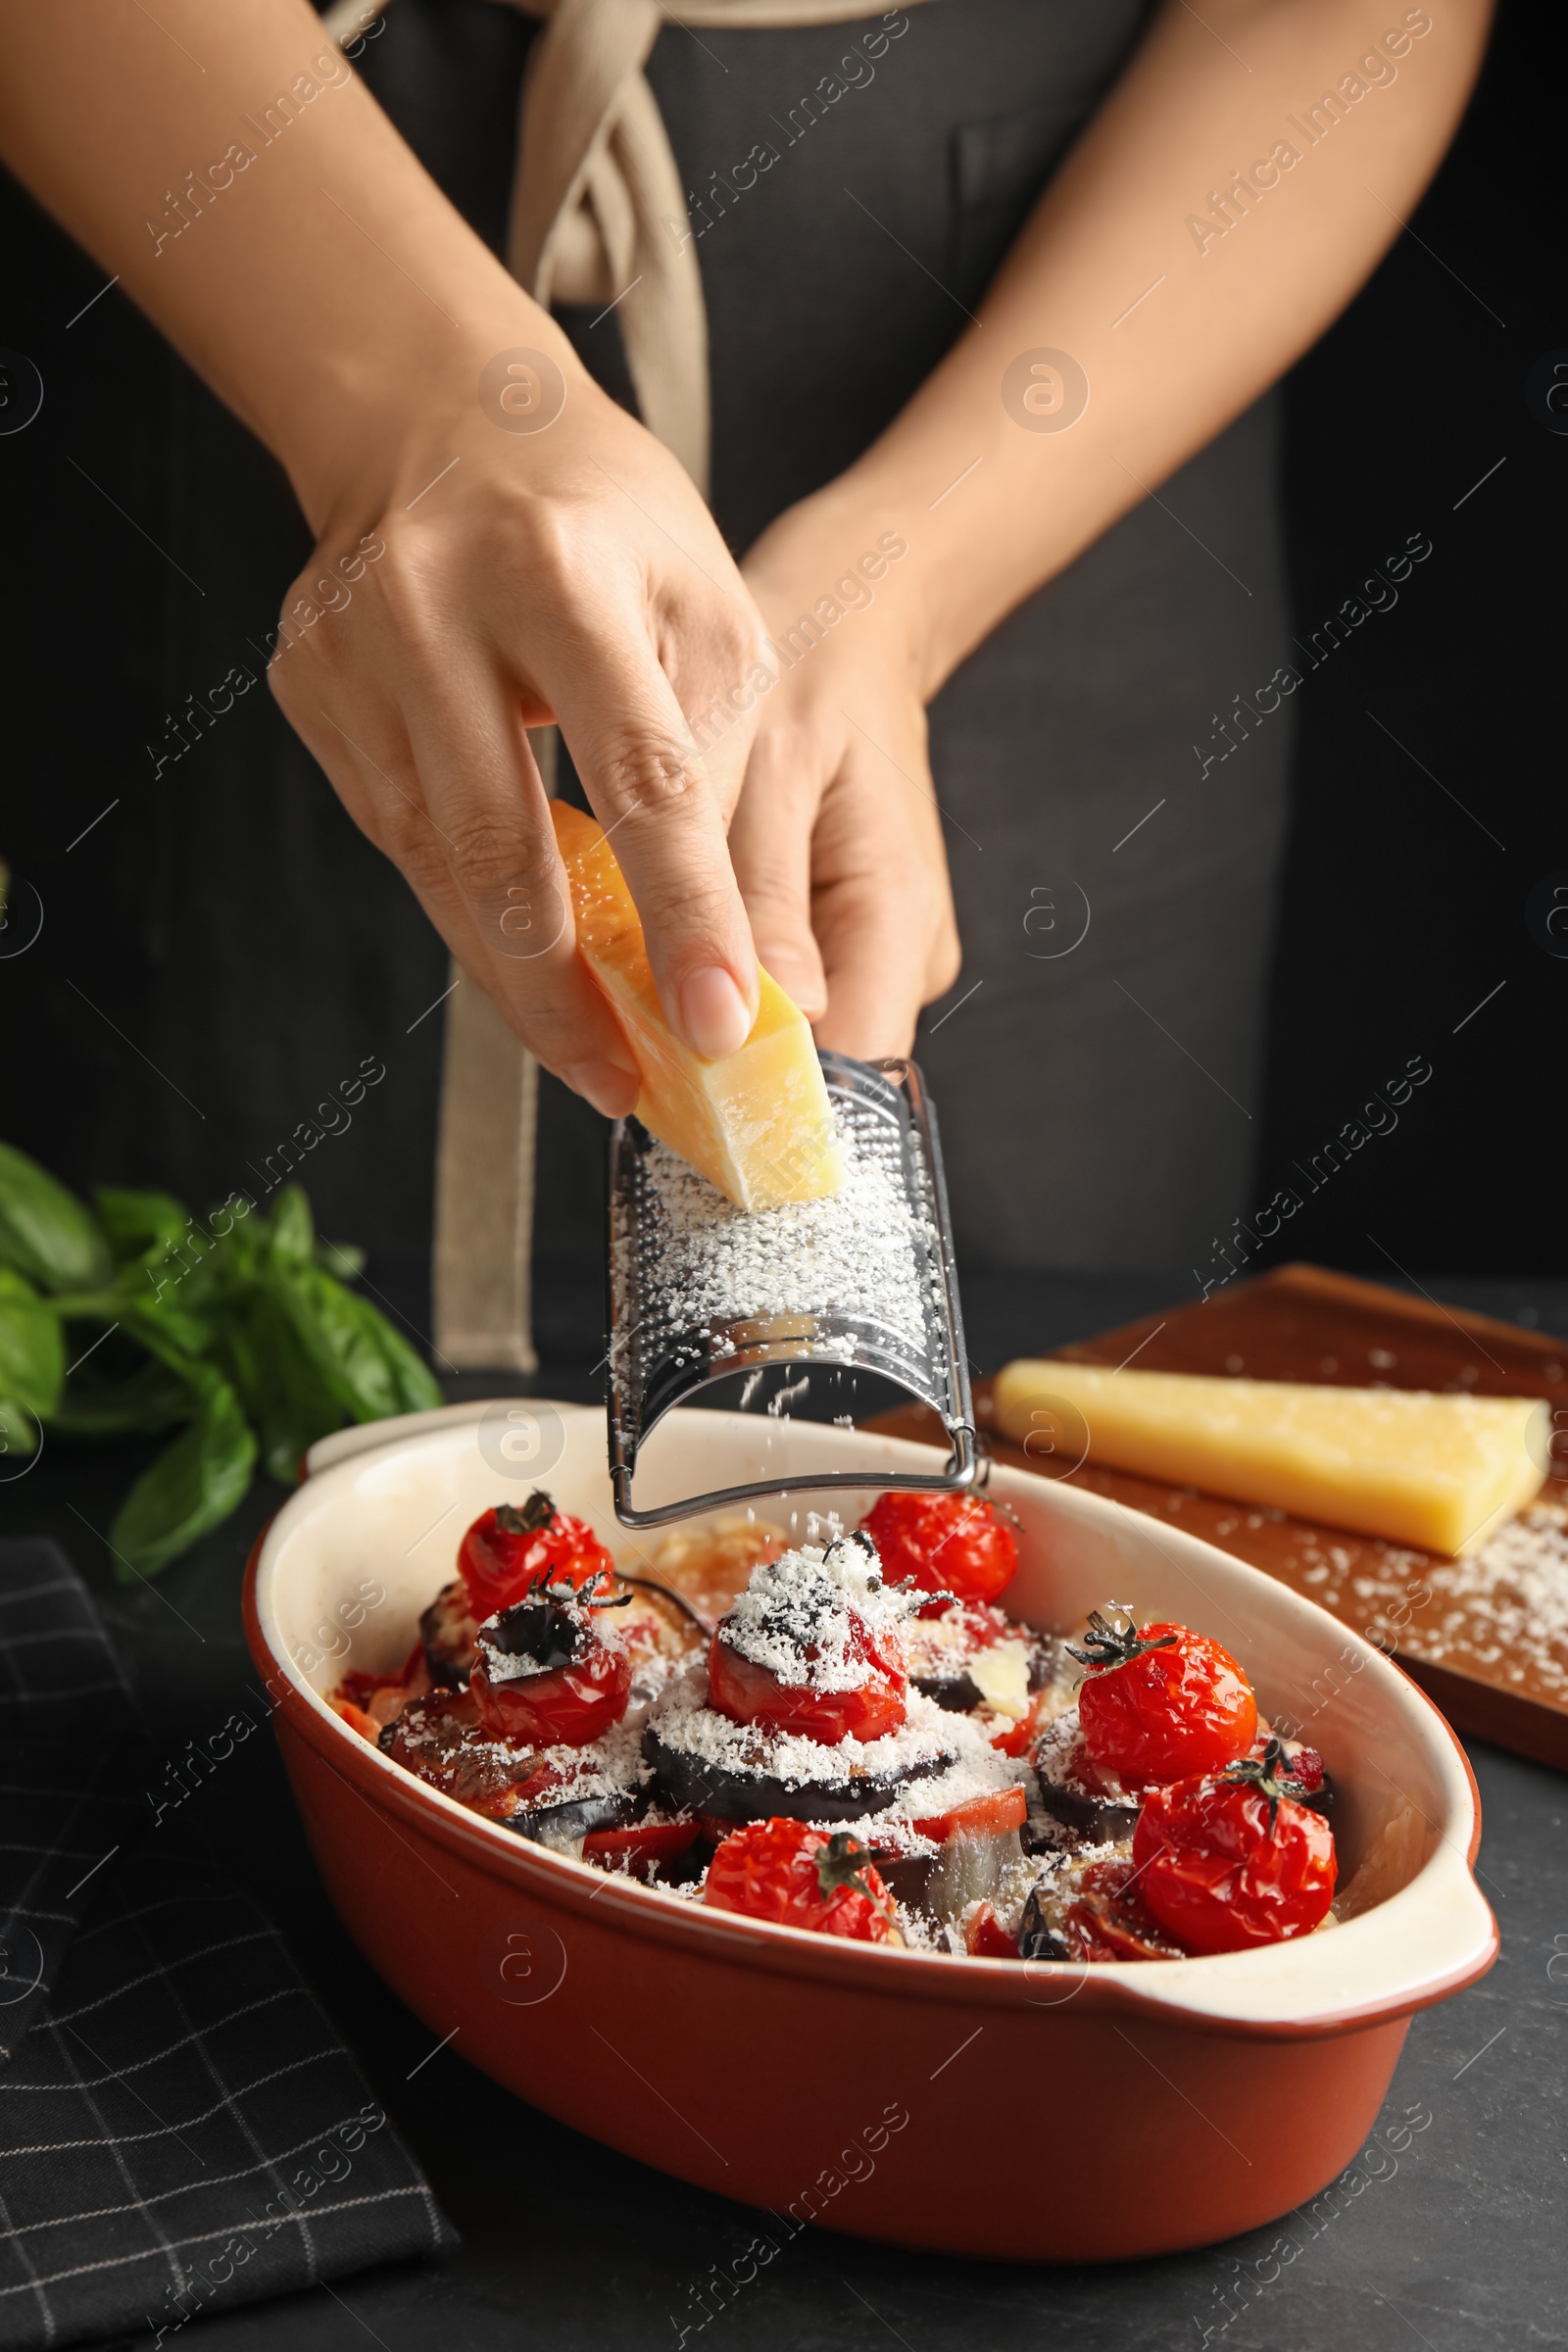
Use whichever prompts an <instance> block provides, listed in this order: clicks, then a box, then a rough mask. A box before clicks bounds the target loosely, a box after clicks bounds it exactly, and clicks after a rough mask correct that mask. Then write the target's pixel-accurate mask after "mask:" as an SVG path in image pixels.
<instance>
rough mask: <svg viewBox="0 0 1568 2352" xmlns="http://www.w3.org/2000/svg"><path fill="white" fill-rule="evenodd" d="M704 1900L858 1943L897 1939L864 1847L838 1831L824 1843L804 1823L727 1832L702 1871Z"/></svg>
mask: <svg viewBox="0 0 1568 2352" xmlns="http://www.w3.org/2000/svg"><path fill="white" fill-rule="evenodd" d="M703 1900H704V1902H706V1903H710V1904H711V1905H712V1907H713V1909H714V1910H715V1911H739V1912H742V1913H744V1914H745V1916H746V1917H747V1918H748V1919H771V1920H774V1921H776V1922H777V1923H778V1924H779V1925H780V1926H781V1927H786V1928H810V1929H813V1930H814V1931H815V1933H816V1934H817V1935H819V1936H849V1937H851V1938H852V1939H853V1940H854V1941H855V1942H857V1943H888V1942H891V1941H895V1940H898V1941H902V1937H900V1936H899V1935H898V1930H897V1928H896V1926H895V1924H894V1911H893V1897H892V1895H891V1894H890V1893H889V1892H888V1888H887V1885H886V1883H885V1881H884V1880H883V1878H882V1876H881V1873H880V1872H879V1871H878V1870H877V1869H876V1867H875V1866H874V1864H873V1863H872V1860H871V1857H870V1855H869V1854H868V1853H867V1851H866V1849H865V1847H864V1846H863V1845H861V1844H860V1842H859V1840H858V1838H852V1837H851V1836H850V1835H849V1833H848V1832H847V1831H845V1830H838V1831H835V1833H834V1834H833V1836H832V1837H829V1836H828V1834H827V1832H826V1831H825V1830H813V1829H812V1828H811V1826H810V1824H809V1822H805V1821H786V1820H783V1819H781V1818H778V1817H776V1816H775V1818H774V1819H773V1820H771V1821H756V1822H753V1823H752V1824H751V1826H750V1828H748V1829H744V1830H736V1831H734V1832H733V1833H732V1834H731V1836H729V1837H728V1838H725V1839H724V1841H723V1843H722V1845H720V1847H719V1849H718V1851H717V1853H716V1854H715V1855H714V1856H713V1859H712V1861H711V1863H710V1864H709V1866H708V1881H707V1884H706V1886H705V1887H704V1888H703Z"/></svg>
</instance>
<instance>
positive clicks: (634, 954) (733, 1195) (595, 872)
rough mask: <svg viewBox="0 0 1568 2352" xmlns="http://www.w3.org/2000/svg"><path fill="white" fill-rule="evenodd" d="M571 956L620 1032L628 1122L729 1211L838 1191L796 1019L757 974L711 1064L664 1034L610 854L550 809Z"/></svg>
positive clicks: (567, 811)
mask: <svg viewBox="0 0 1568 2352" xmlns="http://www.w3.org/2000/svg"><path fill="white" fill-rule="evenodd" d="M550 814H551V817H552V819H553V820H554V823H555V828H556V841H557V844H558V846H559V848H560V851H561V856H562V859H563V861H564V865H565V868H566V878H567V880H568V882H569V883H570V886H571V907H572V913H573V916H574V917H575V920H576V926H577V947H578V950H579V952H580V954H581V955H582V956H583V958H584V960H585V961H586V963H587V965H588V969H589V970H590V972H591V973H592V974H593V976H594V979H595V980H596V981H597V983H598V985H599V987H600V988H601V989H602V991H603V992H604V994H605V996H606V997H607V998H608V999H609V1001H610V1004H611V1006H612V1008H613V1011H614V1013H615V1016H616V1018H617V1019H618V1021H619V1022H620V1025H621V1028H622V1029H623V1031H624V1032H625V1036H626V1043H627V1045H628V1046H629V1047H630V1048H631V1051H632V1054H633V1055H634V1057H635V1059H636V1063H637V1068H638V1070H639V1072H640V1073H641V1077H642V1094H641V1096H640V1097H639V1099H638V1103H637V1116H638V1118H640V1119H641V1121H642V1123H643V1125H644V1126H645V1127H646V1128H647V1129H648V1130H649V1132H650V1133H651V1134H653V1135H657V1136H658V1137H659V1138H660V1140H661V1141H662V1143H666V1144H667V1145H668V1146H669V1148H670V1150H671V1151H672V1152H679V1153H680V1155H681V1157H682V1159H686V1160H690V1162H691V1164H692V1166H693V1167H694V1168H698V1169H700V1170H701V1171H702V1173H703V1174H704V1175H705V1176H706V1177H708V1179H709V1180H710V1182H711V1183H712V1184H716V1185H717V1187H718V1189H719V1191H720V1192H721V1193H723V1194H725V1195H726V1196H727V1197H728V1198H729V1199H730V1200H731V1201H734V1202H735V1205H736V1206H737V1207H738V1208H745V1209H760V1208H778V1207H781V1206H782V1205H783V1204H784V1203H785V1202H786V1201H816V1200H820V1199H821V1198H822V1196H823V1195H824V1194H826V1193H835V1192H837V1191H838V1189H839V1186H840V1185H841V1183H842V1182H843V1167H842V1164H841V1158H840V1152H839V1148H838V1141H837V1137H836V1135H835V1133H834V1127H833V1118H832V1113H831V1111H830V1110H829V1108H828V1100H827V1089H826V1087H825V1086H824V1084H823V1082H822V1065H821V1063H820V1062H819V1061H818V1060H817V1058H816V1048H815V1046H814V1045H813V1044H812V1042H811V1032H810V1028H809V1024H808V1022H807V1019H806V1016H805V1014H804V1013H803V1012H801V1011H800V1010H799V1009H798V1007H797V1006H796V1005H794V1004H792V1003H791V1001H790V999H789V998H788V997H787V996H786V995H785V993H784V991H783V989H781V988H780V987H779V986H778V984H777V982H776V981H774V980H771V979H769V977H768V975H767V973H766V972H764V971H762V970H761V968H760V966H759V970H758V980H759V984H760V996H759V1003H758V1008H757V1019H756V1021H755V1023H754V1024H753V1027H752V1033H751V1035H750V1037H748V1039H747V1040H746V1043H745V1044H744V1045H743V1046H742V1047H741V1048H740V1051H739V1052H738V1053H735V1054H729V1055H727V1056H726V1057H725V1058H724V1059H723V1060H720V1061H709V1060H706V1059H705V1058H704V1056H703V1055H702V1054H695V1053H693V1051H692V1049H691V1048H690V1046H688V1045H685V1044H684V1043H683V1042H682V1041H681V1040H680V1039H679V1038H677V1037H676V1036H675V1034H674V1032H673V1031H672V1030H671V1029H670V1026H669V1024H668V1022H667V1021H666V1020H665V1018H664V1015H663V1010H662V1006H661V1005H660V1002H659V991H658V990H657V988H656V987H655V986H654V975H653V972H652V970H651V969H650V967H649V962H648V954H647V950H646V948H645V946H644V944H643V927H642V923H641V921H640V919H639V917H638V913H637V908H636V906H635V904H634V902H633V899H632V895H631V892H630V890H629V889H628V888H627V886H626V879H625V876H624V875H623V874H622V872H621V870H620V867H619V864H618V863H617V862H616V858H615V853H614V851H613V849H612V848H611V846H610V844H609V842H608V841H607V840H606V838H605V835H604V833H603V831H602V829H601V828H600V826H598V825H597V824H596V823H595V822H594V820H593V818H592V817H591V816H584V815H583V813H582V811H581V809H572V808H569V807H568V806H567V805H566V803H565V802H564V801H552V802H551V804H550Z"/></svg>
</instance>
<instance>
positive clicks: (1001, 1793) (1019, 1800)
mask: <svg viewBox="0 0 1568 2352" xmlns="http://www.w3.org/2000/svg"><path fill="white" fill-rule="evenodd" d="M1028 1818H1029V1800H1028V1798H1027V1797H1026V1796H1025V1794H1024V1792H1023V1790H1022V1789H1019V1788H1016V1787H1014V1788H1011V1789H987V1791H986V1793H985V1794H984V1796H971V1797H967V1798H965V1800H964V1802H963V1803H962V1804H961V1805H954V1806H952V1807H951V1808H950V1810H949V1811H948V1812H946V1813H933V1814H932V1815H930V1817H929V1818H928V1819H927V1820H925V1821H916V1822H912V1823H911V1824H910V1827H911V1828H912V1829H913V1831H914V1833H915V1835H916V1837H919V1838H936V1840H937V1841H938V1843H939V1844H941V1843H943V1842H945V1841H946V1839H948V1838H954V1837H962V1838H1000V1837H1002V1836H1003V1835H1004V1834H1005V1832H1006V1831H1007V1830H1021V1829H1022V1828H1023V1825H1024V1823H1025V1822H1026V1821H1027V1820H1028Z"/></svg>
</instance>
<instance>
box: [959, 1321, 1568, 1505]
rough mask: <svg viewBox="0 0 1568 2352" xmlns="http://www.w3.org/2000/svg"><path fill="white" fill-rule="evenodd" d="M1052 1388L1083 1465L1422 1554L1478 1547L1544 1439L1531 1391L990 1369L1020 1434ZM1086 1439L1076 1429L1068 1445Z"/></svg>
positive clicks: (1036, 1426) (1535, 1461) (1534, 1488)
mask: <svg viewBox="0 0 1568 2352" xmlns="http://www.w3.org/2000/svg"><path fill="white" fill-rule="evenodd" d="M1053 1399H1056V1400H1062V1401H1065V1402H1066V1403H1067V1404H1069V1405H1074V1406H1076V1408H1077V1410H1078V1411H1079V1412H1080V1413H1081V1414H1082V1415H1083V1418H1084V1422H1085V1425H1086V1428H1087V1431H1088V1447H1089V1458H1090V1459H1091V1460H1092V1461H1096V1462H1104V1463H1107V1464H1109V1465H1111V1466H1112V1467H1114V1468H1116V1469H1118V1470H1132V1471H1136V1472H1138V1473H1139V1474H1140V1475H1141V1476H1143V1477H1145V1478H1157V1479H1168V1480H1170V1482H1171V1483H1172V1485H1176V1486H1191V1487H1201V1488H1203V1489H1205V1490H1206V1492H1207V1493H1209V1494H1211V1495H1234V1496H1235V1497H1236V1499H1237V1500H1238V1501H1239V1502H1257V1503H1269V1504H1273V1505H1274V1506H1275V1507H1276V1508H1278V1509H1280V1510H1286V1511H1292V1512H1295V1513H1297V1514H1299V1516H1300V1517H1301V1518H1303V1519H1320V1520H1327V1521H1328V1522H1329V1523H1330V1524H1331V1525H1333V1526H1337V1527H1348V1528H1353V1529H1354V1530H1356V1532H1357V1533H1358V1534H1363V1535H1370V1536H1386V1537H1388V1538H1390V1539H1391V1540H1392V1541H1393V1542H1395V1543H1397V1544H1418V1545H1419V1546H1420V1547H1421V1548H1422V1549H1423V1550H1426V1551H1442V1552H1466V1551H1474V1550H1475V1549H1476V1548H1477V1547H1478V1546H1479V1545H1480V1544H1484V1543H1485V1542H1486V1540H1487V1538H1488V1536H1490V1535H1491V1534H1492V1533H1493V1531H1494V1530H1495V1528H1496V1527H1497V1526H1498V1524H1499V1523H1500V1522H1501V1521H1502V1520H1504V1519H1507V1518H1511V1517H1512V1516H1513V1514H1514V1513H1515V1512H1516V1511H1519V1510H1522V1509H1523V1507H1524V1505H1525V1504H1526V1503H1527V1502H1529V1501H1530V1499H1531V1497H1532V1496H1533V1495H1535V1494H1536V1493H1537V1492H1538V1490H1539V1489H1540V1487H1541V1484H1542V1480H1543V1477H1544V1470H1545V1455H1544V1445H1545V1442H1546V1439H1547V1438H1548V1437H1549V1430H1546V1429H1544V1427H1543V1424H1544V1420H1545V1418H1546V1415H1547V1414H1548V1412H1549V1407H1547V1406H1546V1405H1544V1403H1543V1402H1542V1401H1541V1400H1540V1399H1539V1398H1536V1397H1470V1396H1447V1395H1444V1396H1436V1395H1433V1394H1431V1393H1430V1392H1428V1391H1425V1390H1414V1389H1332V1388H1313V1387H1308V1386H1306V1385H1304V1384H1298V1383H1296V1382H1292V1381H1277V1380H1218V1379H1208V1378H1205V1377H1203V1376H1201V1375H1200V1374H1197V1373H1187V1372H1134V1371H1127V1372H1112V1371H1107V1370H1102V1369H1101V1368H1100V1367H1099V1366H1098V1365H1093V1364H1069V1363H1057V1362H1054V1361H1041V1362H1027V1361H1023V1362H1018V1363H1012V1364H1008V1365H1006V1366H1005V1368H1004V1370H1003V1371H1002V1372H1000V1373H999V1374H998V1376H997V1388H996V1412H997V1419H998V1421H999V1422H1000V1423H1001V1425H1002V1428H1003V1430H1004V1431H1005V1434H1006V1436H1008V1437H1009V1438H1011V1439H1012V1440H1013V1441H1014V1442H1015V1443H1016V1444H1018V1445H1025V1444H1026V1443H1027V1441H1028V1439H1029V1437H1030V1435H1031V1432H1038V1431H1039V1430H1040V1429H1042V1428H1043V1427H1047V1426H1049V1425H1050V1420H1051V1414H1052V1402H1051V1400H1053ZM1037 1415H1044V1416H1045V1417H1046V1418H1045V1420H1044V1421H1042V1420H1041V1419H1037V1418H1036V1416H1037ZM1533 1424H1534V1426H1532V1425H1533ZM1057 1443H1058V1445H1059V1439H1058V1441H1057ZM1083 1443H1084V1439H1083V1437H1082V1435H1081V1434H1080V1435H1079V1436H1078V1439H1077V1446H1075V1448H1074V1450H1077V1449H1078V1448H1079V1447H1081V1446H1082V1445H1083Z"/></svg>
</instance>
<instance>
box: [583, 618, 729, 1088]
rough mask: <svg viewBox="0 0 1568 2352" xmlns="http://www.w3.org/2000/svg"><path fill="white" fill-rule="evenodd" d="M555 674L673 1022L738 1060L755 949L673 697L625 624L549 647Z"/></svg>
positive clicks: (649, 648)
mask: <svg viewBox="0 0 1568 2352" xmlns="http://www.w3.org/2000/svg"><path fill="white" fill-rule="evenodd" d="M551 665H552V672H553V674H551V675H550V676H549V677H547V678H546V679H544V680H543V681H542V683H543V684H544V685H545V686H546V687H547V688H548V691H549V693H550V697H551V701H552V704H553V706H554V708H555V711H556V712H557V716H558V718H559V720H560V724H561V730H562V733H563V734H564V737H565V740H566V743H567V746H568V748H569V749H570V752H571V756H572V760H573V762H574V763H575V765H576V768H577V772H578V774H579V775H580V776H581V778H582V782H583V788H584V790H585V791H586V793H587V795H588V799H589V801H590V803H591V805H592V807H593V810H594V813H595V815H596V816H597V817H598V818H599V821H600V823H601V824H602V825H603V826H604V828H605V831H606V833H607V834H608V835H610V836H611V837H612V838H613V844H614V851H615V857H616V858H617V859H618V861H619V863H620V866H621V869H622V871H623V872H624V874H625V876H626V880H627V882H628V884H629V885H630V888H631V894H632V897H633V898H634V899H635V900H636V902H637V910H638V912H639V914H640V915H641V916H642V921H643V936H644V939H645V941H646V943H647V948H648V960H649V963H650V965H651V966H652V969H653V974H654V980H655V984H656V986H657V987H658V989H659V994H660V1001H661V1003H662V1005H663V1008H664V1015H665V1018H666V1019H667V1020H668V1022H669V1023H670V1026H671V1027H672V1028H673V1029H674V1030H675V1032H676V1033H677V1035H679V1036H680V1037H682V1038H684V1039H685V1041H686V1043H687V1044H688V1045H689V1046H691V1047H693V1048H694V1049H695V1051H696V1052H697V1053H699V1054H706V1055H709V1056H711V1057H713V1058H716V1057H718V1056H719V1055H722V1054H733V1053H735V1052H737V1051H738V1049H739V1048H740V1047H741V1046H742V1045H744V1044H745V1042H746V1039H747V1037H748V1035H749V1034H750V1032H751V1028H752V1024H753V1022H754V1021H755V1020H756V1018H757V951H756V949H755V947H754V945H753V942H752V933H751V926H750V924H749V923H748V921H747V919H746V908H745V907H744V906H743V904H742V901H741V894H740V891H739V890H738V889H737V887H736V882H735V875H734V871H733V869H732V867H731V865H730V859H729V851H728V848H727V846H726V842H725V834H724V818H723V812H722V809H721V806H720V801H719V798H718V795H717V793H716V792H715V790H714V788H713V785H712V782H711V778H710V776H709V773H708V770H707V766H706V764H705V762H704V760H703V759H702V757H701V755H700V754H698V753H697V752H696V750H695V748H694V746H693V743H692V737H691V730H690V728H689V727H688V725H687V722H686V719H685V717H684V716H683V714H682V711H681V707H680V704H679V702H678V701H677V700H676V697H675V692H674V689H673V687H672V686H671V684H670V681H669V679H668V678H667V677H666V676H665V674H664V671H663V670H662V667H661V666H660V663H659V662H658V660H657V659H656V657H655V653H654V649H653V645H652V642H651V640H650V639H649V638H648V637H647V635H646V633H645V632H643V631H642V630H641V629H639V628H638V627H637V626H636V625H635V624H634V623H633V622H632V620H631V617H630V616H626V615H623V616H622V618H621V625H620V626H618V627H612V628H609V629H606V630H604V631H603V632H600V633H596V634H594V635H592V636H589V635H586V634H585V635H583V636H581V637H576V636H575V635H574V636H573V640H572V641H570V642H568V643H567V644H565V645H564V646H557V647H553V648H552V649H551ZM731 756H732V757H733V756H734V755H731Z"/></svg>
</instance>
